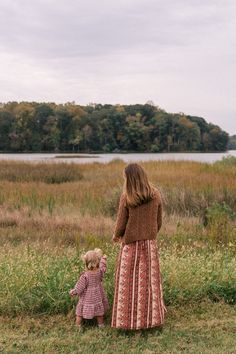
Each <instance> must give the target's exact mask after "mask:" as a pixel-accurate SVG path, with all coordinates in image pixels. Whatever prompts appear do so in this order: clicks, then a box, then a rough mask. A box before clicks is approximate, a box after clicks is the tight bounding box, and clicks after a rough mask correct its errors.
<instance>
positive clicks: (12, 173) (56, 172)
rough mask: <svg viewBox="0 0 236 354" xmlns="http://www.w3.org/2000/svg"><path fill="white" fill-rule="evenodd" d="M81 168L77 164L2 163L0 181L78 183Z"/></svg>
mask: <svg viewBox="0 0 236 354" xmlns="http://www.w3.org/2000/svg"><path fill="white" fill-rule="evenodd" d="M82 177H83V176H82V174H81V172H80V168H79V166H78V165H75V164H66V163H64V164H63V163H60V164H50V163H41V162H40V163H26V162H15V161H1V162H0V180H2V181H9V182H38V181H41V182H45V183H48V184H59V183H65V182H72V181H78V180H80V179H81V178H82Z"/></svg>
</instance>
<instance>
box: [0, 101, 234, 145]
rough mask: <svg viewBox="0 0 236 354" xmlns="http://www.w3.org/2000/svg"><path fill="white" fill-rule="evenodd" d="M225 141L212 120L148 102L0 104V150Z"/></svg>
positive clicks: (203, 143) (224, 142)
mask: <svg viewBox="0 0 236 354" xmlns="http://www.w3.org/2000/svg"><path fill="white" fill-rule="evenodd" d="M228 143H229V136H228V133H226V132H225V131H223V130H222V129H221V128H220V127H218V126H217V125H214V124H211V123H207V122H206V121H205V120H204V119H203V118H200V117H194V116H190V115H186V114H183V113H167V112H166V111H164V110H163V109H161V108H159V107H157V106H155V105H154V104H152V103H147V104H144V105H141V104H135V105H110V104H105V105H102V104H89V105H87V106H80V105H77V104H75V103H73V102H72V103H66V104H55V103H36V102H20V103H17V102H8V103H5V104H1V105H0V151H2V152H60V151H61V152H135V151H137V152H171V151H204V152H206V151H225V150H227V147H228Z"/></svg>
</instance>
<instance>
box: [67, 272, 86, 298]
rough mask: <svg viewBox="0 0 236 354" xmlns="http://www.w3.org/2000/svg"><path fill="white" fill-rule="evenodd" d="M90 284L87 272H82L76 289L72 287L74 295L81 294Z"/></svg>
mask: <svg viewBox="0 0 236 354" xmlns="http://www.w3.org/2000/svg"><path fill="white" fill-rule="evenodd" d="M87 285H88V281H87V277H86V275H85V273H82V274H81V276H80V278H79V280H78V282H77V283H76V285H75V287H74V289H72V291H71V293H72V295H81V294H82V293H83V292H84V290H85V289H86V287H87Z"/></svg>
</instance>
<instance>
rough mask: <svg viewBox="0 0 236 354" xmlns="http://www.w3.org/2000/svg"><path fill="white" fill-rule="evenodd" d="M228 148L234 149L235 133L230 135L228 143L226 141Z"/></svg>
mask: <svg viewBox="0 0 236 354" xmlns="http://www.w3.org/2000/svg"><path fill="white" fill-rule="evenodd" d="M228 149H229V150H236V135H232V136H230V138H229V143H228Z"/></svg>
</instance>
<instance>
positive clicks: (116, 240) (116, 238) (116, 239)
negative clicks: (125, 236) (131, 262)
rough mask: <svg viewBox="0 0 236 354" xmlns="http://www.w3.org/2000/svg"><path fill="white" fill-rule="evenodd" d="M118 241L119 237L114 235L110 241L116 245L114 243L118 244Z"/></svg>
mask: <svg viewBox="0 0 236 354" xmlns="http://www.w3.org/2000/svg"><path fill="white" fill-rule="evenodd" d="M120 240H121V238H120V237H118V236H115V235H113V236H112V241H113V242H115V243H116V242H120Z"/></svg>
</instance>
